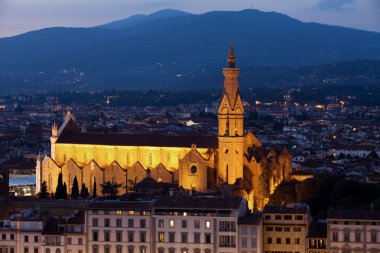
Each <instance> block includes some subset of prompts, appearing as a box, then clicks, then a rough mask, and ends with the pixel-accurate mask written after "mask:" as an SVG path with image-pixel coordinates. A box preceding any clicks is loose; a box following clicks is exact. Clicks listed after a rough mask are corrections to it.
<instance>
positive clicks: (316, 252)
mask: <svg viewBox="0 0 380 253" xmlns="http://www.w3.org/2000/svg"><path fill="white" fill-rule="evenodd" d="M306 239H307V252H308V253H327V224H326V222H320V223H318V222H312V223H310V225H309V233H308V235H307V238H306Z"/></svg>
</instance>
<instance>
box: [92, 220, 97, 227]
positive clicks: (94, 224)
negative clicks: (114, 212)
mask: <svg viewBox="0 0 380 253" xmlns="http://www.w3.org/2000/svg"><path fill="white" fill-rule="evenodd" d="M92 226H93V227H97V226H98V219H97V218H92Z"/></svg>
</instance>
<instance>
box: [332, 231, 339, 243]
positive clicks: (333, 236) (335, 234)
mask: <svg viewBox="0 0 380 253" xmlns="http://www.w3.org/2000/svg"><path fill="white" fill-rule="evenodd" d="M332 241H333V242H337V241H338V232H332Z"/></svg>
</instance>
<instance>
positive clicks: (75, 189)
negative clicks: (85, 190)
mask: <svg viewBox="0 0 380 253" xmlns="http://www.w3.org/2000/svg"><path fill="white" fill-rule="evenodd" d="M78 197H79V185H78V179H77V177H74V181H73V187H72V188H71V198H73V199H77V198H78Z"/></svg>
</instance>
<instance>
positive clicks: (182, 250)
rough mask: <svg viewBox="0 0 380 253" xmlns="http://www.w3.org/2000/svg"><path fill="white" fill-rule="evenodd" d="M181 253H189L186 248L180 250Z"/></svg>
mask: <svg viewBox="0 0 380 253" xmlns="http://www.w3.org/2000/svg"><path fill="white" fill-rule="evenodd" d="M181 253H189V250H188V249H187V248H182V249H181Z"/></svg>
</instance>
